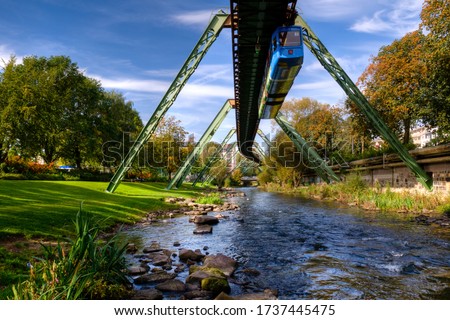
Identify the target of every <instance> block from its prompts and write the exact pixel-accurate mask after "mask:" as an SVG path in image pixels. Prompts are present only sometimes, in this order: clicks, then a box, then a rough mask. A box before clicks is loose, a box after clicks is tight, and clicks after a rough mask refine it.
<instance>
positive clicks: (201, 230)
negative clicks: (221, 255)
mask: <svg viewBox="0 0 450 320" xmlns="http://www.w3.org/2000/svg"><path fill="white" fill-rule="evenodd" d="M212 230H213V228H212V227H211V226H209V225H200V226H198V227H197V228H196V229H195V230H194V234H209V233H212Z"/></svg>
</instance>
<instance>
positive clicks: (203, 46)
mask: <svg viewBox="0 0 450 320" xmlns="http://www.w3.org/2000/svg"><path fill="white" fill-rule="evenodd" d="M228 17H229V15H228V14H227V13H225V12H223V11H220V12H219V13H217V14H216V15H215V16H214V17H213V18H212V19H211V22H210V23H209V25H208V27H207V28H206V30H205V32H204V33H203V35H202V36H201V37H200V40H199V41H198V43H197V44H196V45H195V47H194V49H193V50H192V52H191V54H190V55H189V57H188V58H187V60H186V62H185V63H184V65H183V66H182V68H181V69H180V71H179V72H178V75H177V76H176V77H175V79H174V81H173V82H172V84H171V85H170V87H169V89H168V90H167V92H166V94H165V95H164V97H163V98H162V100H161V102H160V103H159V105H158V107H157V108H156V110H155V112H154V113H153V115H152V117H151V118H150V120H149V121H148V122H147V124H146V125H145V127H144V128H143V129H142V131H141V132H140V133H139V136H138V137H137V139H136V141H135V142H134V144H133V145H132V146H131V148H130V151H129V152H128V154H127V155H126V156H125V158H124V159H123V160H122V162H121V164H120V166H119V167H118V168H117V170H116V173H115V174H114V176H113V178H112V179H111V181H110V183H109V185H108V187H107V189H106V191H107V192H114V191H115V190H116V189H117V187H118V186H119V184H120V182H121V181H122V178H123V176H124V175H125V173H126V172H127V171H128V169H129V168H130V167H131V164H132V163H133V161H134V158H135V157H136V156H137V155H138V153H139V151H140V150H141V149H142V147H143V146H144V144H145V143H146V142H147V141H148V139H149V138H150V136H151V135H152V134H153V132H154V131H155V130H156V128H157V126H158V124H159V122H160V121H161V119H162V118H163V116H164V115H165V114H166V112H167V110H169V108H170V107H171V106H172V104H173V103H174V102H175V100H176V98H177V96H178V94H179V93H180V91H181V89H182V88H183V87H184V85H185V84H186V82H187V81H188V79H189V78H190V76H191V75H192V74H193V73H194V71H195V70H196V69H197V67H198V65H199V63H200V61H201V60H202V59H203V57H204V56H205V54H206V52H207V51H208V49H209V48H210V47H211V45H212V44H213V43H214V41H215V40H216V39H217V37H218V36H219V34H220V31H221V30H222V29H223V27H224V25H225V22H226V20H227V18H228Z"/></svg>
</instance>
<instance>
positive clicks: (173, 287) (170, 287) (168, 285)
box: [155, 280, 186, 292]
mask: <svg viewBox="0 0 450 320" xmlns="http://www.w3.org/2000/svg"><path fill="white" fill-rule="evenodd" d="M155 288H156V289H158V290H160V291H163V292H184V291H186V285H185V284H184V283H183V282H182V281H180V280H168V281H166V282H163V283H160V284H158V285H156V287H155Z"/></svg>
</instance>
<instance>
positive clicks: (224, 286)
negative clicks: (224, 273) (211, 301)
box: [200, 278, 231, 295]
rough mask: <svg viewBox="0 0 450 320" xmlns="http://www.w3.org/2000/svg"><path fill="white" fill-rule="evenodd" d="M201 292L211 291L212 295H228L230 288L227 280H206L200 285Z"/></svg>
mask: <svg viewBox="0 0 450 320" xmlns="http://www.w3.org/2000/svg"><path fill="white" fill-rule="evenodd" d="M200 285H201V288H202V290H205V291H211V292H212V293H214V295H218V294H219V293H221V292H225V293H230V291H231V288H230V285H229V284H228V281H227V279H218V278H206V279H203V280H202V281H201V283H200Z"/></svg>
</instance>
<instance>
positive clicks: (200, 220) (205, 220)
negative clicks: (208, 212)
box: [194, 216, 219, 225]
mask: <svg viewBox="0 0 450 320" xmlns="http://www.w3.org/2000/svg"><path fill="white" fill-rule="evenodd" d="M194 223H195V224H209V225H214V224H218V223H219V219H217V218H216V217H211V216H197V217H195V218H194Z"/></svg>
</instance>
